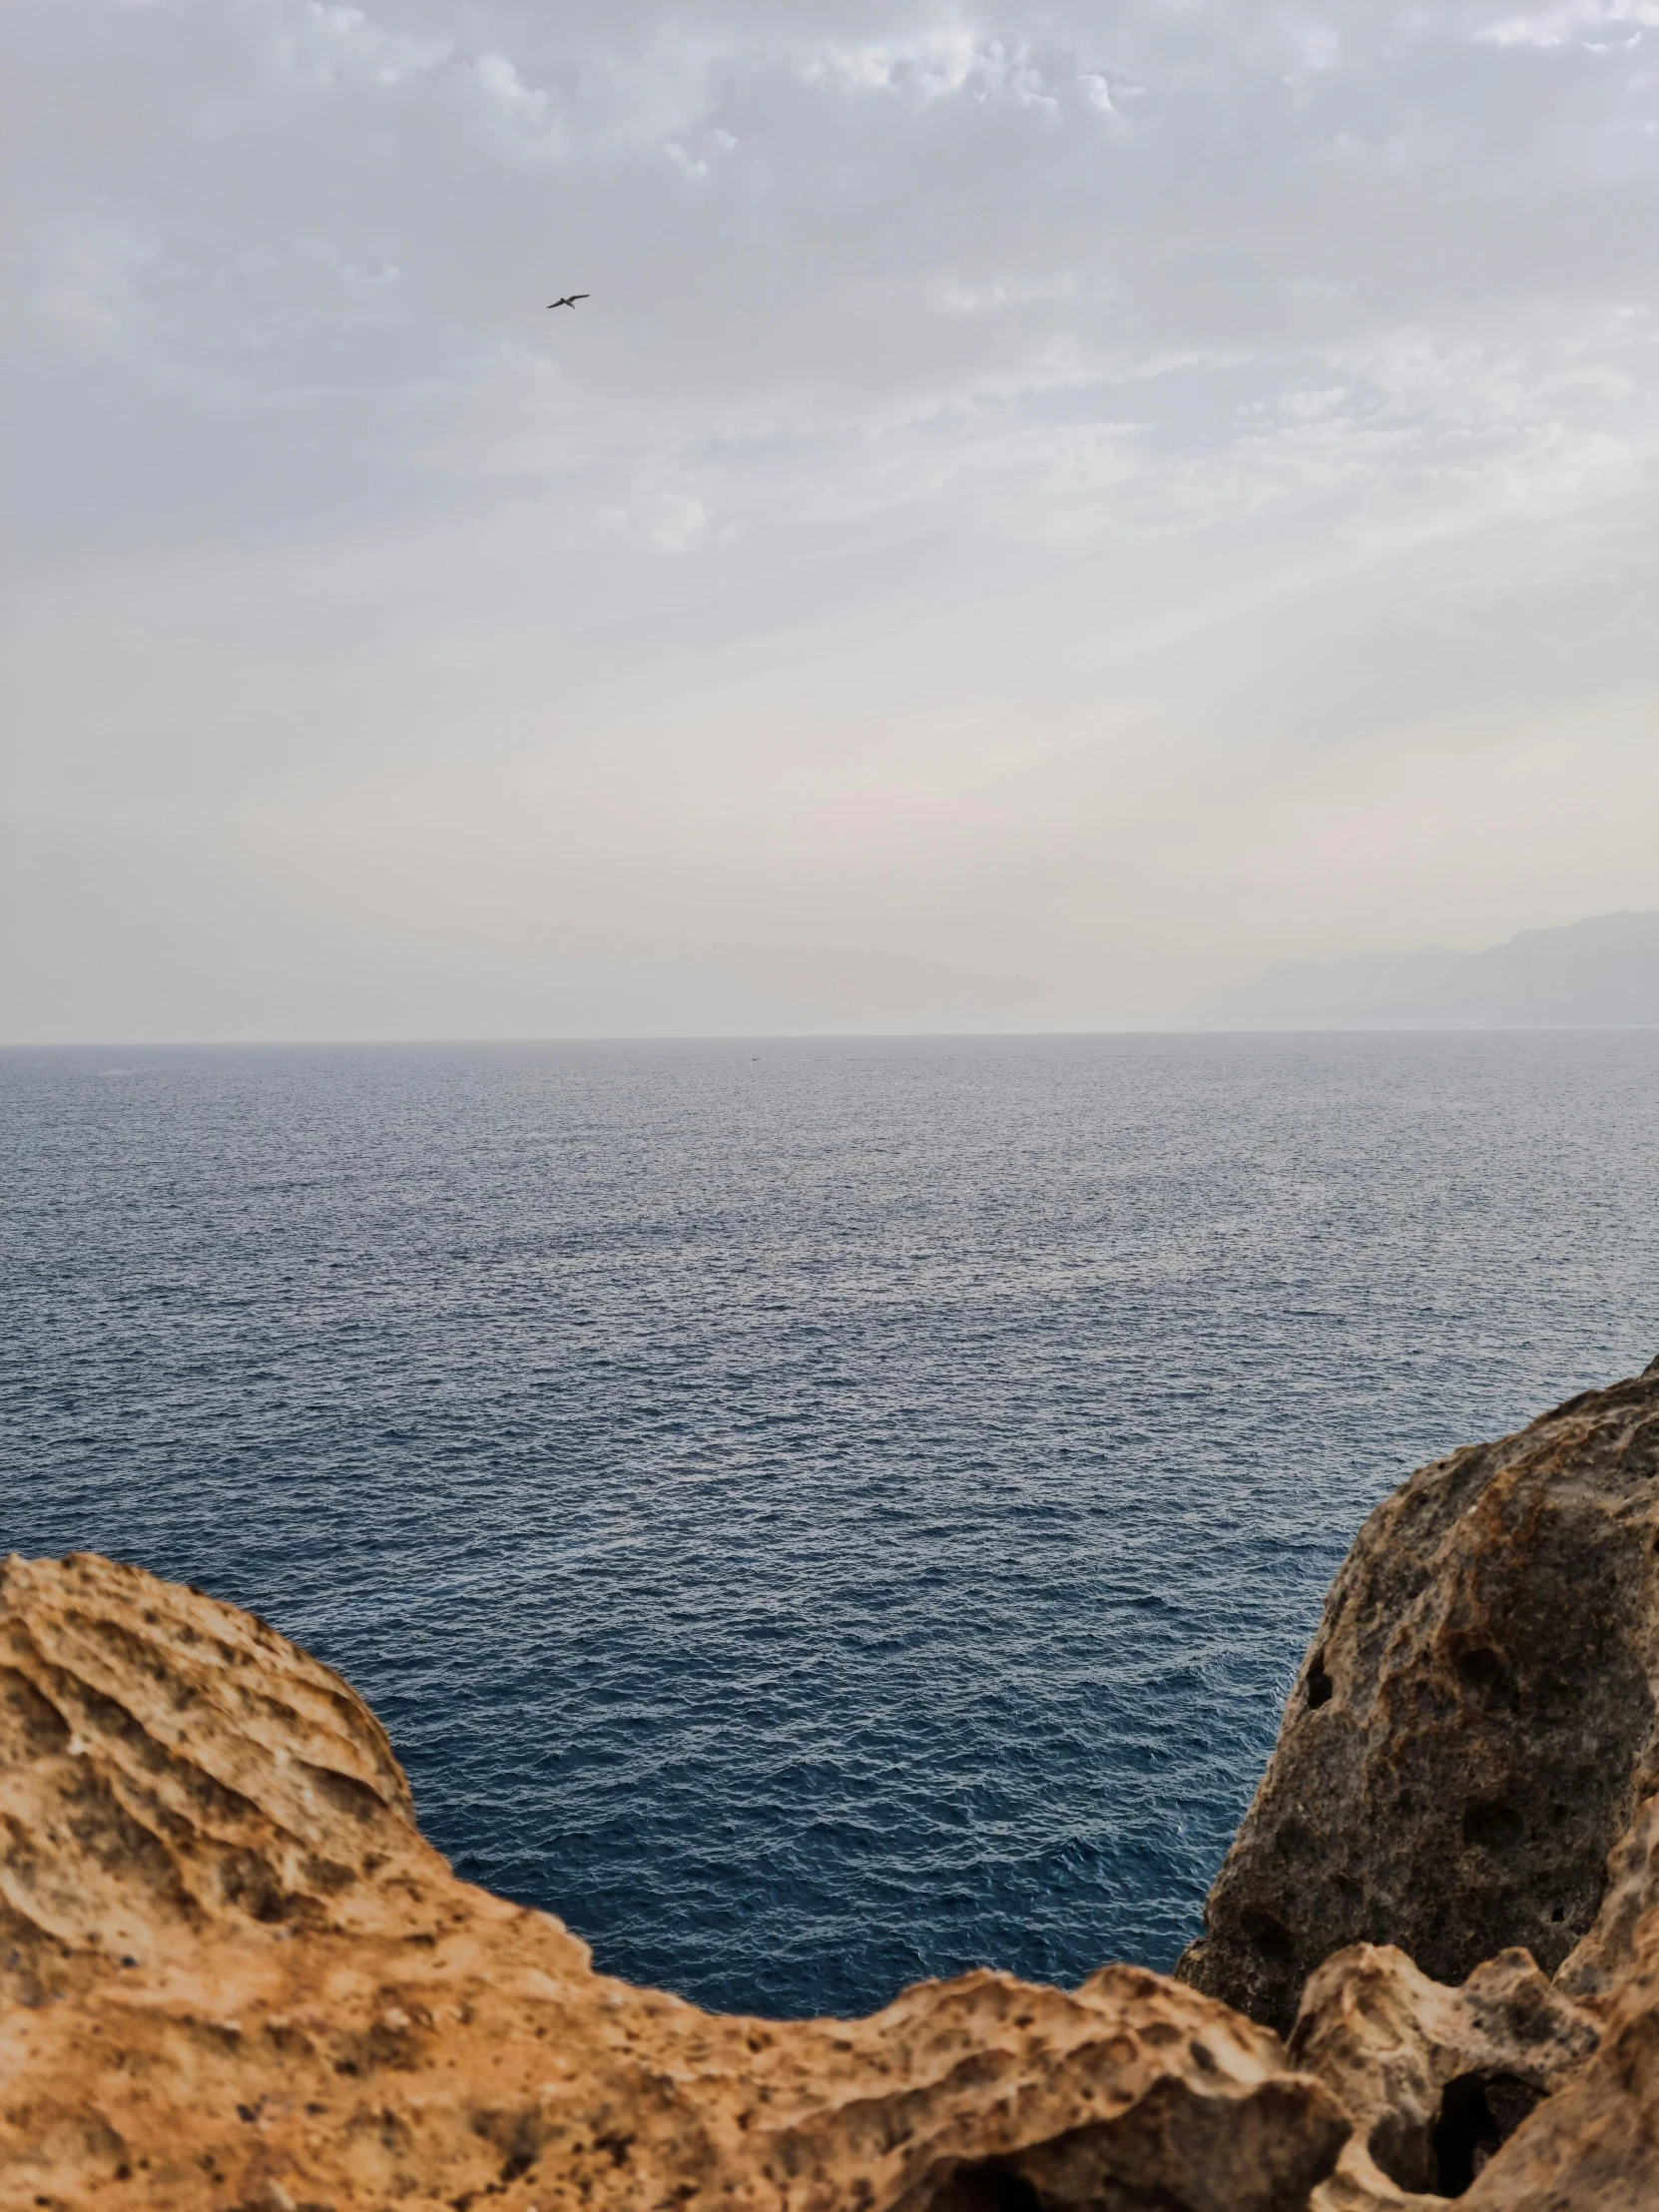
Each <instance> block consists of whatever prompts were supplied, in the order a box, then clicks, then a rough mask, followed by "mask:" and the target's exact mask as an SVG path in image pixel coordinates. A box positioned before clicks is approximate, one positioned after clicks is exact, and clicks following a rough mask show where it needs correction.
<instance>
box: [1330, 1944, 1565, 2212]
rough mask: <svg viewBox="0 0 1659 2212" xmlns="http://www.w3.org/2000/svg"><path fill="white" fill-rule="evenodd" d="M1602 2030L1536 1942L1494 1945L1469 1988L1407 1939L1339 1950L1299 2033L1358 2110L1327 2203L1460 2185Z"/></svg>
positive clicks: (1449, 2190)
mask: <svg viewBox="0 0 1659 2212" xmlns="http://www.w3.org/2000/svg"><path fill="white" fill-rule="evenodd" d="M1598 2040H1599V2031H1598V2028H1597V2025H1596V2022H1595V2020H1594V2019H1593V2018H1592V2017H1591V2015H1590V2014H1589V2013H1588V2012H1587V2011H1585V2010H1584V2009H1582V2008H1581V2007H1580V2006H1578V2005H1577V2004H1575V2003H1573V2001H1572V2000H1571V1999H1570V1998H1569V1997H1567V1996H1566V1995H1564V1994H1563V1993H1562V1992H1561V1991H1560V1990H1559V1989H1557V1988H1554V1987H1552V1986H1551V1984H1550V1983H1549V1982H1548V1981H1547V1980H1546V1979H1545V1978H1544V1976H1543V1974H1541V1973H1540V1972H1539V1970H1538V1968H1537V1967H1536V1966H1535V1965H1534V1964H1533V1962H1532V1960H1531V1958H1530V1957H1529V1956H1528V1955H1527V1953H1526V1952H1525V1951H1524V1950H1508V1951H1503V1952H1500V1954H1499V1955H1498V1956H1497V1957H1496V1958H1491V1959H1488V1960H1487V1961H1486V1962H1485V1964H1484V1965H1481V1966H1477V1967H1476V1968H1475V1970H1474V1972H1473V1973H1472V1974H1470V1976H1469V1978H1468V1979H1467V1981H1465V1982H1464V1983H1463V1985H1462V1987H1461V1988H1460V1989H1448V1988H1446V1987H1444V1986H1443V1985H1442V1984H1441V1983H1439V1982H1437V1981H1430V1980H1429V1978H1428V1976H1427V1975H1426V1974H1424V1973H1419V1972H1418V1970H1417V1968H1416V1967H1415V1966H1413V1965H1412V1963H1411V1961H1410V1959H1408V1958H1407V1957H1406V1956H1405V1954H1404V1952H1403V1951H1399V1950H1393V1949H1389V1948H1386V1947H1382V1946H1378V1945H1375V1944H1372V1943H1357V1944H1355V1945H1354V1946H1353V1947H1352V1948H1351V1949H1348V1950H1340V1951H1338V1952H1337V1954H1336V1955H1335V1957H1332V1958H1328V1959H1327V1960H1326V1961H1325V1963H1324V1965H1323V1966H1321V1967H1320V1968H1319V1969H1318V1971H1317V1972H1316V1973H1315V1974H1314V1975H1313V1976H1312V1977H1311V1979H1310V1980H1309V1983H1308V1988H1307V1992H1306V1994H1305V1995H1304V1997H1303V2000H1302V2010H1301V2012H1300V2014H1299V2015H1298V2018H1297V2023H1296V2028H1295V2031H1294V2033H1293V2034H1292V2037H1291V2043H1290V2050H1291V2057H1292V2061H1293V2063H1295V2064H1297V2065H1301V2066H1305V2067H1306V2068H1307V2069H1308V2070H1309V2071H1310V2072H1313V2073H1317V2074H1318V2075H1319V2076H1320V2078H1321V2079H1322V2080H1323V2081H1325V2082H1326V2083H1328V2084H1329V2086H1330V2087H1331V2088H1333V2089H1335V2090H1336V2092H1337V2094H1338V2096H1339V2097H1340V2098H1341V2099H1342V2102H1343V2104H1344V2106H1345V2108H1346V2109H1347V2111H1348V2113H1349V2115H1350V2117H1351V2118H1352V2119H1353V2121H1354V2123H1355V2129H1354V2133H1353V2135H1352V2136H1351V2137H1350V2138H1349V2140H1348V2142H1347V2143H1346V2144H1345V2146H1344V2148H1343V2152H1342V2156H1341V2159H1340V2161H1339V2164H1338V2169H1337V2173H1336V2175H1335V2176H1334V2177H1333V2178H1332V2180H1331V2181H1329V2182H1327V2183H1326V2184H1325V2186H1324V2187H1323V2188H1322V2189H1321V2190H1320V2191H1319V2192H1318V2193H1317V2195H1316V2198H1315V2204H1316V2207H1317V2208H1318V2212H1337V2208H1338V2207H1341V2206H1360V2205H1365V2206H1368V2207H1370V2206H1377V2207H1381V2206H1396V2205H1401V2204H1414V2203H1423V2204H1430V2203H1434V2202H1436V2201H1438V2200H1440V2199H1443V2198H1446V2197H1455V2196H1461V2195H1462V2193H1463V2192H1464V2190H1465V2189H1467V2187H1468V2185H1469V2183H1470V2182H1471V2181H1472V2180H1473V2179H1474V2177H1475V2175H1476V2174H1477V2173H1479V2172H1480V2171H1482V2169H1483V2168H1484V2167H1485V2165H1486V2164H1487V2163H1488V2161H1489V2160H1490V2159H1491V2158H1492V2157H1493V2156H1494V2155H1495V2154H1496V2152H1497V2150H1498V2147H1499V2145H1500V2144H1501V2143H1502V2142H1504V2141H1505V2140H1506V2138H1507V2137H1508V2136H1510V2135H1512V2134H1513V2133H1514V2131H1515V2129H1516V2128H1517V2127H1518V2126H1519V2125H1520V2123H1521V2121H1522V2120H1523V2119H1524V2118H1525V2117H1526V2115H1527V2114H1528V2113H1529V2112H1530V2111H1532V2110H1533V2108H1534V2107H1535V2106H1536V2105H1537V2104H1538V2103H1539V2101H1540V2100H1541V2099H1542V2098H1543V2097H1544V2096H1546V2095H1548V2094H1549V2092H1550V2091H1551V2090H1553V2089H1554V2088H1556V2087H1557V2086H1558V2085H1559V2084H1560V2083H1561V2082H1562V2081H1564V2080H1566V2079H1567V2078H1568V2077H1569V2076H1570V2075H1571V2074H1572V2073H1573V2072H1574V2071H1575V2070H1576V2069H1577V2068H1578V2067H1580V2066H1581V2065H1582V2064H1583V2063H1584V2061H1585V2060H1586V2059H1587V2058H1588V2057H1589V2055H1590V2053H1591V2052H1592V2051H1593V2050H1594V2049H1595V2048H1596V2045H1597V2042H1598Z"/></svg>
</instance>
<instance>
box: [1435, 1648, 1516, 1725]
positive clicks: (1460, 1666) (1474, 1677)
mask: <svg viewBox="0 0 1659 2212" xmlns="http://www.w3.org/2000/svg"><path fill="white" fill-rule="evenodd" d="M1451 1663H1452V1665H1453V1666H1454V1667H1455V1668H1456V1670H1457V1679H1458V1681H1459V1682H1461V1684H1462V1685H1463V1687H1464V1689H1465V1690H1467V1691H1468V1692H1469V1694H1470V1696H1472V1697H1475V1698H1478V1699H1479V1701H1480V1703H1481V1704H1482V1705H1483V1706H1484V1707H1485V1708H1486V1710H1487V1712H1489V1713H1513V1712H1517V1711H1518V1710H1519V1708H1520V1689H1519V1687H1518V1685H1517V1684H1516V1681H1515V1678H1514V1676H1513V1674H1512V1673H1511V1672H1510V1671H1509V1668H1508V1666H1507V1664H1506V1663H1505V1662H1504V1661H1503V1660H1502V1659H1500V1658H1499V1657H1498V1655H1497V1653H1496V1652H1495V1651H1492V1650H1490V1649H1489V1648H1488V1647H1487V1646H1486V1645H1485V1644H1463V1645H1461V1646H1460V1647H1458V1648H1457V1649H1456V1650H1454V1651H1453V1652H1452V1655H1451Z"/></svg>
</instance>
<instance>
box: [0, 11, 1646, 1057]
mask: <svg viewBox="0 0 1659 2212" xmlns="http://www.w3.org/2000/svg"><path fill="white" fill-rule="evenodd" d="M0 36H3V38H4V43H5V52H4V54H3V55H0V68H3V73H4V78H5V91H4V99H5V106H6V113H5V115H4V117H3V118H0V123H3V126H4V129H5V131H6V135H7V141H8V146H9V152H8V155H7V157H6V161H7V167H6V171H5V179H4V193H5V202H6V217H5V233H6V236H5V253H6V263H7V267H6V270H5V294H6V304H5V328H4V347H5V360H6V385H5V397H4V563H5V589H4V600H3V608H4V611H3V614H0V630H3V636H0V646H3V652H0V661H3V667H4V677H3V686H4V690H3V696H0V716H3V732H4V734H3V737H0V744H3V747H4V755H3V771H0V777H3V781H0V1040H8V1041H13V1042H59V1041H63V1042H73V1041H85V1040H91V1041H97V1040H122V1041H144V1040H168V1039H181V1040H182V1039H204V1040H206V1039H244V1038H246V1039H258V1038H296V1039H297V1038H316V1039H323V1038H358V1037H361V1038H371V1037H488V1036H525V1037H532V1036H561V1035H653V1034H669V1035H678V1034H700V1033H701V1034H709V1033H713V1034H732V1033H738V1034H761V1033H773V1032H783V1033H802V1032H809V1033H835V1032H853V1033H859V1032H877V1031H888V1032H892V1031H897V1032H904V1031H922V1030H934V1031H941V1030H942V1031H957V1030H964V1031H965V1030H1054V1029H1101V1028H1114V1027H1149V1026H1150V1027H1156V1026H1161V1025H1164V1024H1166V1023H1179V1022H1182V1021H1186V1020H1190V1019H1193V1018H1196V1017H1197V1015H1198V1013H1199V1012H1200V1010H1201V1009H1202V1008H1203V1007H1204V1006H1206V1005H1207V1004H1210V1003H1212V1002H1214V1001H1216V1000H1217V999H1218V998H1220V997H1222V996H1224V995H1225V994H1226V993H1228V992H1229V991H1231V990H1234V989H1236V988H1237V987H1239V986H1240V985H1241V984H1242V983H1243V982H1244V981H1245V980H1246V979H1247V978H1249V977H1251V976H1253V975H1255V974H1257V973H1259V972H1260V971H1261V970H1263V969H1264V968H1266V967H1268V966H1269V965H1271V964H1273V963H1275V962H1278V961H1282V960H1306V959H1336V958H1340V957H1348V956H1353V955H1359V954H1395V953H1405V952H1410V951H1412V950H1414V949H1415V948H1416V947H1418V946H1420V945H1423V944H1425V943H1429V942H1437V943H1441V944H1447V945H1451V946H1454V947H1457V948H1460V949H1468V950H1472V949H1475V948H1477V947H1479V946H1481V945H1485V944H1490V943H1493V942H1496V941H1498V940H1499V939H1501V938H1503V937H1505V936H1507V935H1508V934H1510V933H1511V932H1512V931H1514V930H1517V929H1522V928H1533V927H1542V926H1549V925H1552V924H1555V923H1559V922H1566V921H1570V920H1573V919H1575V918H1577V917H1579V916H1581V915H1585V914H1592V913H1602V912H1607V911H1610V910H1613V909H1616V908H1623V907H1628V908H1647V907H1653V906H1659V711H1656V710H1659V621H1656V619H1655V615H1656V610H1659V292H1656V283H1655V279H1656V275H1659V192H1656V189H1655V187H1656V182H1659V0H1547V4H1543V5H1520V6H1511V5H1509V4H1508V0H1491V4H1473V0H1434V4H1433V5H1414V6H1409V7H1406V6H1396V5H1393V4H1392V0H1364V4H1359V5H1338V6H1315V5H1309V6H1305V7H1299V6H1293V5H1258V4H1255V0H1229V4H1227V5H1225V6H1219V5H1218V6H1209V5H1202V4H1194V0H1156V4H1154V0H1122V4H1120V5H1115V6H1114V5H1108V4H1104V0H1087V4H1084V0H1076V4H1073V0H1054V4H1050V5H1044V6H1036V5H1031V6H1026V5H1021V4H1018V0H1007V4H1002V5H985V6H980V7H966V6H947V5H937V6H935V5H919V4H917V5H911V4H905V0H836V4H835V5H833V6H830V5H828V4H821V0H788V4H787V5H780V4H779V0H725V4H723V5H713V4H709V0H672V4H667V0H665V4H662V5H658V4H657V0H603V4H600V0H559V4H558V5H556V6H555V5H550V4H548V0H442V4H439V0H364V4H363V5H361V6H356V5H334V4H332V0H11V5H10V7H9V8H8V9H6V11H5V13H4V24H3V31H0ZM569 290H583V291H587V292H590V293H591V295H592V296H591V297H590V298H589V299H587V300H585V301H583V303H582V304H581V305H580V306H578V307H577V308H575V309H574V310H572V309H568V308H567V309H560V310H557V311H554V312H551V313H550V312H549V311H548V310H547V307H546V304H545V303H546V302H547V301H548V300H550V299H552V298H554V297H555V296H556V295H557V294H559V293H561V292H565V291H569Z"/></svg>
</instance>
